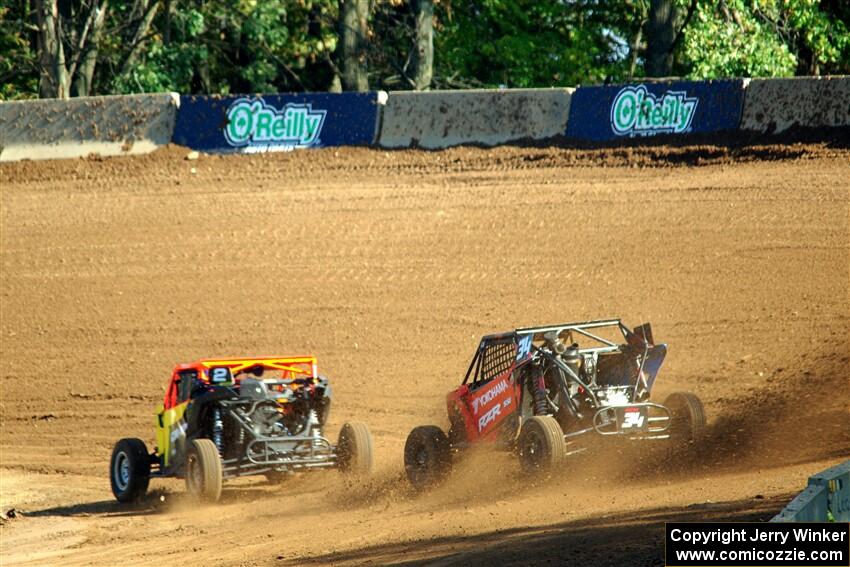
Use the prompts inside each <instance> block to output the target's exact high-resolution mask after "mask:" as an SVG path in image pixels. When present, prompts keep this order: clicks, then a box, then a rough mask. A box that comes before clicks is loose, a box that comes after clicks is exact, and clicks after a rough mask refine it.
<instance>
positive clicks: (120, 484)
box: [109, 439, 151, 502]
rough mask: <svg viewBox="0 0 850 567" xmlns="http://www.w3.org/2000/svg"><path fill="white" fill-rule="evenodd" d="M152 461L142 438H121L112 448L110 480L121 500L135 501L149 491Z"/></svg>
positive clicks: (117, 496)
mask: <svg viewBox="0 0 850 567" xmlns="http://www.w3.org/2000/svg"><path fill="white" fill-rule="evenodd" d="M150 476H151V461H150V455H149V454H148V449H147V447H145V442H144V441H142V440H141V439H121V440H120V441H119V442H118V443H116V444H115V448H114V449H112V459H111V460H110V463H109V482H110V484H111V485H112V494H114V495H115V498H117V499H118V501H119V502H134V501H137V500H139V499H141V498H142V497H143V496H144V495H145V493H146V492H147V491H148V483H149V482H150Z"/></svg>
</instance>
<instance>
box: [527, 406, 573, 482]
mask: <svg viewBox="0 0 850 567" xmlns="http://www.w3.org/2000/svg"><path fill="white" fill-rule="evenodd" d="M517 453H518V455H519V464H520V466H521V467H522V470H523V472H524V473H527V474H541V473H547V472H549V471H551V470H552V469H553V468H554V467H556V466H558V465H559V464H561V462H562V461H563V460H564V458H565V457H566V453H567V446H566V443H564V432H563V431H562V430H561V426H560V425H559V424H558V422H557V420H556V419H555V418H554V417H552V416H549V415H535V416H534V417H530V418H528V419H526V420H525V422H524V423H523V424H522V430H521V431H520V433H519V440H518V441H517Z"/></svg>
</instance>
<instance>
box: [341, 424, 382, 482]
mask: <svg viewBox="0 0 850 567" xmlns="http://www.w3.org/2000/svg"><path fill="white" fill-rule="evenodd" d="M336 451H337V464H338V465H339V470H340V471H342V472H343V473H348V474H355V475H368V474H369V473H371V472H372V464H373V456H372V434H371V433H369V428H368V427H366V424H365V423H360V422H357V421H352V422H348V423H346V424H344V425H343V426H342V429H340V431H339V441H338V442H337V445H336Z"/></svg>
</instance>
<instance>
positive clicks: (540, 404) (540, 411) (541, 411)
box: [533, 372, 549, 415]
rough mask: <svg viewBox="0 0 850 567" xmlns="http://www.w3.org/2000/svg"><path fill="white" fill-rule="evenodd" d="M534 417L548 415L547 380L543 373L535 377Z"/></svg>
mask: <svg viewBox="0 0 850 567" xmlns="http://www.w3.org/2000/svg"><path fill="white" fill-rule="evenodd" d="M533 390H534V415H547V414H548V413H549V411H548V409H549V404H548V403H547V402H546V380H545V378H544V374H543V372H540V373H538V374H537V376H535V377H534V388H533Z"/></svg>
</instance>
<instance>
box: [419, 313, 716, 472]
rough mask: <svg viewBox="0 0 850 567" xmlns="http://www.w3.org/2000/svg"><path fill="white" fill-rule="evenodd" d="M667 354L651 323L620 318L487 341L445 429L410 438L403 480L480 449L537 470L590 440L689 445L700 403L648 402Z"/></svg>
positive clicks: (684, 395) (683, 399) (699, 425)
mask: <svg viewBox="0 0 850 567" xmlns="http://www.w3.org/2000/svg"><path fill="white" fill-rule="evenodd" d="M666 354H667V346H666V345H665V344H655V342H654V340H653V337H652V328H651V326H650V325H649V324H648V323H647V324H644V325H641V326H639V327H636V328H635V329H634V330H630V329H629V328H628V327H626V326H625V325H624V324H623V323H622V322H621V321H620V320H619V319H606V320H599V321H588V322H580V323H564V324H560V325H550V326H545V327H529V328H523V329H516V330H514V331H510V332H507V333H501V334H495V335H487V336H485V337H483V338H482V339H481V342H480V344H479V346H478V349H477V350H476V351H475V355H474V356H473V358H472V362H471V363H470V365H469V369H468V370H467V372H466V376H465V377H464V380H463V383H462V384H461V385H460V387H458V388H457V389H455V390H453V391H452V392H450V393H449V394H448V396H447V398H446V403H447V409H448V418H449V428H448V431H447V432H444V431H443V430H442V429H441V428H439V427H437V426H434V425H426V426H420V427H417V428H415V429H414V430H413V431H412V432H411V433H410V435H409V436H408V438H407V442H406V444H405V450H404V462H405V470H406V472H407V476H408V478H409V479H410V482H411V483H412V484H413V486H415V487H416V488H423V487H426V486H428V485H432V484H434V483H435V482H437V481H439V480H440V479H441V478H443V477H445V475H446V474H447V473H448V472H449V471H450V469H451V466H452V462H453V460H454V459H456V458H457V457H458V456H459V455H460V454H461V453H462V452H463V450H464V449H466V448H467V447H469V446H471V445H477V444H490V445H493V446H495V447H496V448H500V449H505V450H511V451H515V452H516V453H517V455H518V456H519V461H520V464H521V467H522V469H523V471H525V472H529V473H533V472H537V471H541V470H545V469H549V468H551V467H553V466H556V465H557V464H558V463H559V462H560V461H561V460H562V459H564V458H565V457H566V456H567V455H568V454H572V453H574V452H579V451H582V450H585V449H586V448H587V447H588V443H587V441H588V439H589V440H591V442H593V441H592V440H593V439H599V438H602V437H616V438H620V439H652V440H664V439H668V440H669V439H672V440H674V441H679V442H689V441H692V440H694V439H696V438H697V437H698V436H699V434H700V432H701V431H702V429H703V428H704V427H705V413H704V410H703V406H702V403H701V402H700V400H699V398H697V397H696V396H695V395H694V394H691V393H688V392H678V393H673V394H671V395H670V396H668V397H667V399H666V400H665V401H664V403H657V402H655V401H653V400H652V399H651V397H650V394H651V391H652V386H653V384H654V382H655V378H656V376H657V374H658V371H659V369H660V367H661V364H662V362H663V361H664V357H665V356H666ZM582 441H583V442H582Z"/></svg>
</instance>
